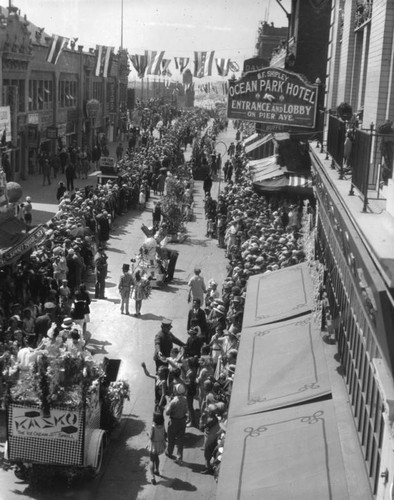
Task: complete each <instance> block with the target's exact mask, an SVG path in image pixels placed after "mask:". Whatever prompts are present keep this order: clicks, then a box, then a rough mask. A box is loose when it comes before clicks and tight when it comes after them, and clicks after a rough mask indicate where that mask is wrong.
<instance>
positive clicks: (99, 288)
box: [95, 248, 108, 299]
mask: <svg viewBox="0 0 394 500" xmlns="http://www.w3.org/2000/svg"><path fill="white" fill-rule="evenodd" d="M107 260H108V257H107V255H106V253H105V252H104V249H103V248H99V249H98V252H97V255H96V257H95V267H96V287H95V298H96V299H105V278H106V277H107V274H108V264H107Z"/></svg>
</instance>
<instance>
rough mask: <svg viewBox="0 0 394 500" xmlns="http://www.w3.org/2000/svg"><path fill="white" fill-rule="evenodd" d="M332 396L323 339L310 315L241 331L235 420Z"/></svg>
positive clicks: (232, 410) (233, 401) (234, 395)
mask: <svg viewBox="0 0 394 500" xmlns="http://www.w3.org/2000/svg"><path fill="white" fill-rule="evenodd" d="M238 367H240V369H238ZM245 367H247V369H246V368H245ZM330 392H331V387H330V379H329V376H328V372H327V366H326V360H325V357H324V350H323V346H322V340H321V337H320V335H319V328H318V326H317V325H316V322H315V321H314V319H313V317H312V315H311V314H307V315H304V316H302V317H301V318H294V319H292V320H288V321H280V322H278V323H274V324H271V325H265V326H259V327H254V328H246V329H243V330H242V334H241V342H240V347H239V351H238V356H237V370H236V374H235V379H234V384H233V390H232V393H231V402H230V409H229V417H230V418H233V417H238V416H242V415H248V414H251V413H260V412H264V411H269V410H273V409H277V408H282V407H285V406H290V405H294V404H299V403H302V402H305V401H309V400H312V399H316V398H319V397H322V396H325V395H327V394H330Z"/></svg>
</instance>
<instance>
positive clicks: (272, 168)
mask: <svg viewBox="0 0 394 500" xmlns="http://www.w3.org/2000/svg"><path fill="white" fill-rule="evenodd" d="M248 165H249V172H250V173H251V174H252V179H253V182H261V181H265V180H268V179H272V178H274V177H283V176H284V175H285V174H286V173H287V168H286V167H281V166H280V165H278V164H277V163H276V158H275V156H268V157H267V158H261V159H260V160H252V161H250V162H249V163H248Z"/></svg>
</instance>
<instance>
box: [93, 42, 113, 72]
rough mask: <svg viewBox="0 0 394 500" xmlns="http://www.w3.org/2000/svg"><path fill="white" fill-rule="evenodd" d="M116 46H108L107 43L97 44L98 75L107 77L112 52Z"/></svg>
mask: <svg viewBox="0 0 394 500" xmlns="http://www.w3.org/2000/svg"><path fill="white" fill-rule="evenodd" d="M113 50H114V47H106V46H105V45H96V52H97V59H96V71H95V73H94V74H95V75H96V76H102V77H104V78H107V76H108V71H109V63H110V60H111V54H112V51H113Z"/></svg>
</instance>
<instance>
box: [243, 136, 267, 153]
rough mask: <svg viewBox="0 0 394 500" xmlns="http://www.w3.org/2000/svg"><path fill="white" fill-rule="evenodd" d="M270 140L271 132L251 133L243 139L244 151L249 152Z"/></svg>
mask: <svg viewBox="0 0 394 500" xmlns="http://www.w3.org/2000/svg"><path fill="white" fill-rule="evenodd" d="M271 140H272V135H271V134H266V135H260V134H253V135H251V136H249V137H248V138H247V139H245V140H244V149H245V153H250V152H251V151H253V150H254V149H257V148H259V147H260V146H262V145H263V144H266V143H267V142H269V141H271Z"/></svg>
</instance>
